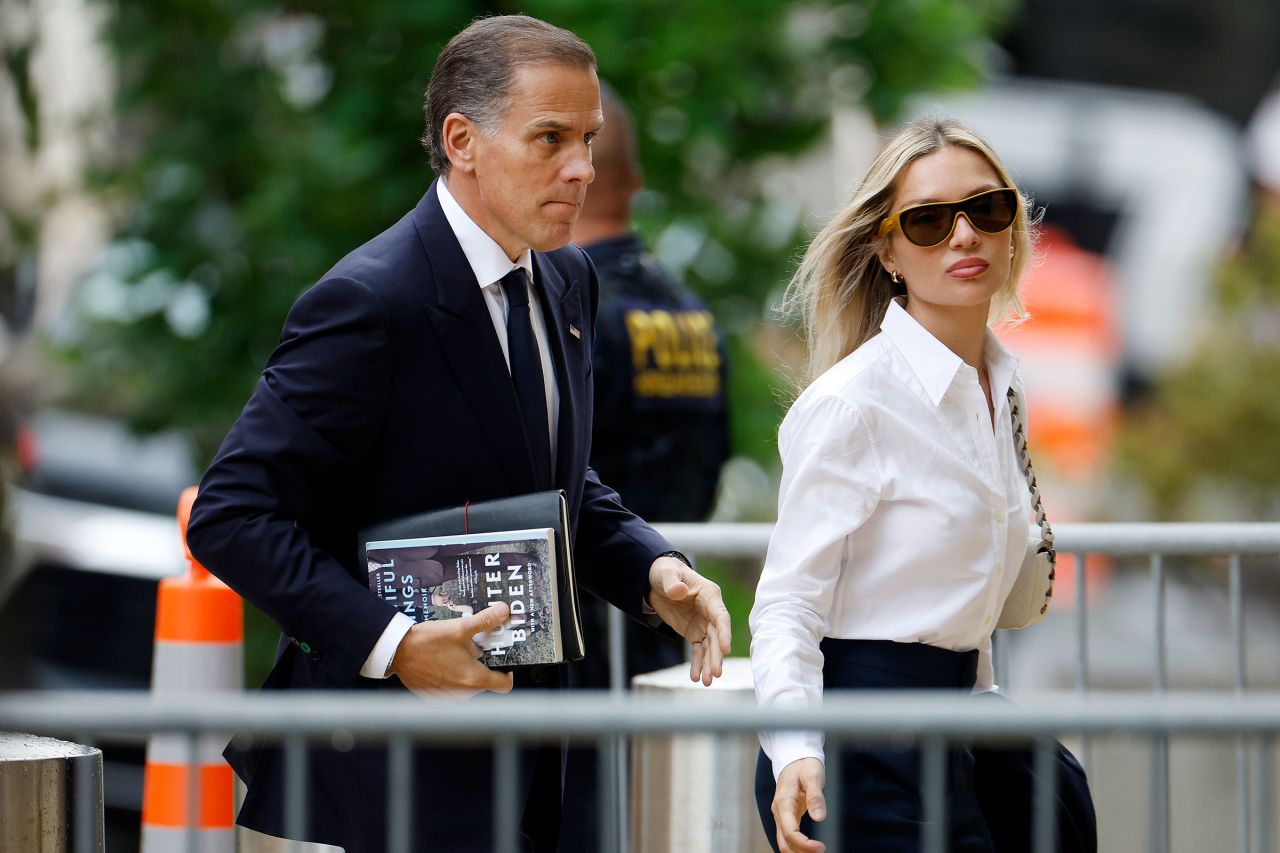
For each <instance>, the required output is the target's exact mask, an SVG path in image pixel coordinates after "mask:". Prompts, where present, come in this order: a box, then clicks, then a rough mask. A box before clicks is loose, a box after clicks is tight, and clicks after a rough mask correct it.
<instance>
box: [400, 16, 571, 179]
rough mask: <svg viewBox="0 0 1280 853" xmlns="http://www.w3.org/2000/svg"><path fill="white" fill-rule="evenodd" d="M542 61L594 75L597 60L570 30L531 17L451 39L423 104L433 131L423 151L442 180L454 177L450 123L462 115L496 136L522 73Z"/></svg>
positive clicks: (485, 25) (505, 19) (503, 19)
mask: <svg viewBox="0 0 1280 853" xmlns="http://www.w3.org/2000/svg"><path fill="white" fill-rule="evenodd" d="M537 62H555V63H561V64H564V65H569V66H571V67H576V68H583V69H591V70H593V71H594V70H595V68H596V55H595V53H594V52H592V50H591V48H590V47H589V46H588V45H587V43H586V42H584V41H583V40H582V39H580V38H578V37H577V36H576V35H574V34H573V33H571V32H569V31H568V30H562V29H560V28H559V27H554V26H552V25H551V24H548V23H547V22H546V21H540V20H538V19H537V18H531V17H529V16H527V15H498V16H494V17H490V18H480V19H478V20H476V21H473V22H472V23H471V25H470V26H469V27H467V28H466V29H465V30H463V31H462V32H460V33H458V34H457V35H456V36H454V37H453V38H452V39H450V40H449V43H448V44H447V45H445V47H444V50H442V51H441V52H440V56H439V58H437V59H436V66H435V68H434V69H433V70H432V72H431V82H430V83H428V84H427V93H426V99H425V103H424V104H423V111H424V112H425V113H426V118H427V129H426V133H424V134H423V136H422V146H423V147H424V148H426V150H427V155H428V156H429V157H430V158H431V168H432V169H434V170H435V172H436V174H437V175H445V174H448V172H449V156H448V154H446V153H445V150H444V140H443V133H444V120H445V118H447V117H448V116H449V114H450V113H461V114H462V115H464V116H466V117H467V118H469V119H471V120H472V121H474V122H475V123H476V124H478V125H479V126H480V132H481V133H483V134H484V135H485V136H488V137H491V136H493V134H495V133H497V132H498V127H499V126H500V125H501V124H502V120H503V118H504V117H505V116H506V114H507V110H508V109H510V108H511V86H512V81H513V80H514V78H515V71H516V68H518V67H519V66H521V65H527V64H530V63H537Z"/></svg>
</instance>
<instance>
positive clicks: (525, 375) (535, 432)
mask: <svg viewBox="0 0 1280 853" xmlns="http://www.w3.org/2000/svg"><path fill="white" fill-rule="evenodd" d="M527 281H528V279H527V278H526V276H525V272H524V270H523V269H521V268H519V267H517V268H516V269H513V270H512V271H511V272H509V273H507V274H506V275H504V276H503V277H502V282H501V283H502V289H503V290H504V291H505V292H506V294H507V357H508V358H509V359H510V361H511V381H512V382H513V383H515V386H516V399H517V400H518V401H519V402H520V417H521V420H523V421H524V434H525V438H527V439H528V440H529V452H530V453H531V454H532V456H533V474H534V479H535V480H536V482H537V488H538V489H549V488H551V434H550V432H549V431H548V427H547V389H546V385H544V384H543V381H542V359H541V358H540V357H539V355H538V342H537V340H536V339H535V338H534V336H533V322H532V318H531V317H530V314H529V286H528V284H527Z"/></svg>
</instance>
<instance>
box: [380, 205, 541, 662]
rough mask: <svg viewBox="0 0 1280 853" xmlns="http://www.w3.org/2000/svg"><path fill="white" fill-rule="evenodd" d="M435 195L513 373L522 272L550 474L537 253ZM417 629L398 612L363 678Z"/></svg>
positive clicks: (508, 368) (381, 638)
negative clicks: (492, 232)
mask: <svg viewBox="0 0 1280 853" xmlns="http://www.w3.org/2000/svg"><path fill="white" fill-rule="evenodd" d="M436 196H437V198H439V199H440V208H441V209H442V210H443V211H444V218H445V220H446V221H448V223H449V228H450V229H452V230H453V236H454V237H457V238H458V245H460V246H461V247H462V254H464V255H466V257H467V264H468V265H470V267H471V272H472V273H474V274H475V277H476V282H477V283H478V284H479V285H480V290H481V292H482V293H483V294H484V302H485V306H486V307H487V308H488V309H489V318H490V319H491V320H493V330H494V332H496V333H497V335H498V343H499V344H501V345H502V357H503V358H504V359H506V362H507V370H510V369H511V354H510V353H509V352H507V312H508V311H509V310H510V309H509V306H508V305H507V294H506V291H504V290H503V289H502V277H503V276H505V275H506V274H507V273H509V272H511V271H512V270H513V269H515V268H516V267H520V268H521V269H523V270H524V272H525V276H526V282H527V286H528V287H529V320H530V322H531V323H532V324H533V337H534V340H536V341H537V342H538V355H539V356H541V359H542V387H543V388H544V389H545V390H546V395H547V426H548V428H549V429H550V430H551V432H550V436H551V470H552V471H554V470H555V466H556V430H557V429H558V428H559V426H560V388H559V386H557V385H556V371H555V366H554V365H553V364H552V363H551V347H550V345H549V343H548V341H547V322H546V319H545V318H544V317H543V316H542V305H541V304H540V303H539V301H538V297H537V295H536V294H535V293H534V291H533V253H532V252H530V251H529V250H528V249H525V250H524V251H523V252H521V253H520V257H518V258H516V259H515V260H514V261H513V260H511V259H510V258H508V257H507V253H506V252H504V251H503V250H502V247H501V246H499V245H498V243H497V241H495V240H494V239H493V238H492V237H490V236H489V235H488V234H486V233H485V232H484V230H483V229H481V228H480V226H479V225H477V224H476V223H475V221H474V220H473V219H472V218H471V217H470V216H467V212H466V211H465V210H463V209H462V205H460V204H458V202H457V199H455V198H454V197H453V195H452V194H451V193H450V192H449V188H448V187H447V186H446V185H445V182H444V181H443V180H439V181H436ZM412 627H413V620H412V619H410V618H409V617H408V616H406V615H404V614H403V613H397V614H396V615H395V616H393V617H392V618H391V621H390V622H389V623H387V627H386V628H384V629H383V631H382V636H380V637H379V638H378V642H376V643H374V646H373V649H372V650H371V651H370V652H369V656H368V657H367V658H365V662H364V666H362V667H361V668H360V674H361V675H363V676H364V677H365V678H382V677H384V676H385V675H386V672H387V666H388V665H389V664H390V663H391V658H392V657H393V656H394V655H395V653H396V649H397V648H398V647H399V646H400V641H401V640H403V639H404V635H405V634H407V633H409V629H410V628H412Z"/></svg>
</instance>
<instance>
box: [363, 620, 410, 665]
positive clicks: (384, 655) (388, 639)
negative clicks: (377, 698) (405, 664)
mask: <svg viewBox="0 0 1280 853" xmlns="http://www.w3.org/2000/svg"><path fill="white" fill-rule="evenodd" d="M412 627H413V620H412V619H410V618H409V617H408V616H405V615H404V614H403V613H397V614H396V615H395V616H392V617H391V621H390V622H388V623H387V627H385V628H383V629H382V636H381V637H379V638H378V642H376V643H374V644H373V651H371V652H369V657H367V658H365V661H364V666H362V667H360V674H361V675H363V676H364V677H365V678H386V677H387V667H388V666H390V665H391V658H393V657H394V656H395V653H396V649H397V648H398V647H399V646H400V641H401V640H403V639H404V635H405V634H407V633H409V629H410V628H412Z"/></svg>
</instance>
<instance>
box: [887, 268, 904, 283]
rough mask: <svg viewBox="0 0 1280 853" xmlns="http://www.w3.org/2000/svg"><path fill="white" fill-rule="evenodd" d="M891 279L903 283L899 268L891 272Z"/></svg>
mask: <svg viewBox="0 0 1280 853" xmlns="http://www.w3.org/2000/svg"><path fill="white" fill-rule="evenodd" d="M889 281H891V282H893V283H894V284H902V276H901V275H899V274H898V271H897V270H894V271H893V272H891V273H889Z"/></svg>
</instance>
